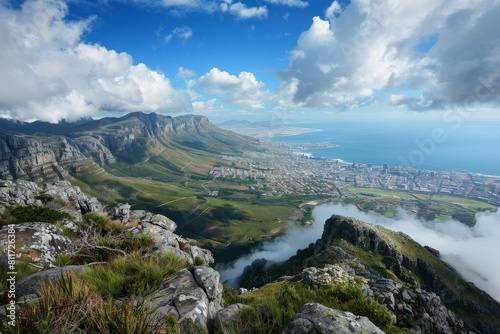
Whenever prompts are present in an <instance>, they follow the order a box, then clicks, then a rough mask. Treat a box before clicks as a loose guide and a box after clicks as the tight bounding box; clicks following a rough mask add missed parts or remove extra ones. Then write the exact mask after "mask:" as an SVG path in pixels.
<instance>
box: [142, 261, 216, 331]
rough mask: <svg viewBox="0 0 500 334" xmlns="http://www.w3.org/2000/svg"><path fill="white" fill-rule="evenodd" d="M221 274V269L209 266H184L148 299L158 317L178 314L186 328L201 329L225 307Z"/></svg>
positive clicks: (146, 298)
mask: <svg viewBox="0 0 500 334" xmlns="http://www.w3.org/2000/svg"><path fill="white" fill-rule="evenodd" d="M219 278H220V276H219V273H218V272H217V271H215V270H213V269H212V268H209V267H202V266H197V267H191V268H187V269H182V270H180V271H178V272H177V273H175V274H174V275H173V276H171V277H169V278H168V279H167V280H165V282H163V284H162V285H161V286H160V288H159V289H158V290H157V291H155V292H153V293H152V294H150V295H148V296H146V297H145V298H144V300H145V301H146V305H147V307H148V308H149V309H150V310H152V311H153V317H155V318H156V319H158V320H162V319H165V317H166V316H168V315H170V316H174V317H175V318H176V320H177V323H178V324H179V325H180V326H181V327H182V328H184V330H186V331H188V332H200V333H201V332H203V330H204V329H205V328H206V327H207V324H208V326H210V324H211V322H212V321H213V320H214V318H215V315H216V314H217V312H218V311H219V310H221V309H222V284H220V282H219Z"/></svg>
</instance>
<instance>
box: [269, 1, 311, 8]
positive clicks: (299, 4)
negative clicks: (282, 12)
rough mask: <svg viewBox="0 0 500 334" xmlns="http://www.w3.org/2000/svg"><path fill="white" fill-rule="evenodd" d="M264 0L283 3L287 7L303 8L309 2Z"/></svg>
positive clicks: (276, 3)
mask: <svg viewBox="0 0 500 334" xmlns="http://www.w3.org/2000/svg"><path fill="white" fill-rule="evenodd" d="M266 1H267V2H269V3H272V4H275V5H285V6H288V7H299V8H305V7H307V6H309V3H308V2H307V1H302V0H266Z"/></svg>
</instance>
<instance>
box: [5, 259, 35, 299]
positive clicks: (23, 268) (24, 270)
mask: <svg viewBox="0 0 500 334" xmlns="http://www.w3.org/2000/svg"><path fill="white" fill-rule="evenodd" d="M15 268H16V270H15V272H16V280H20V279H21V278H23V277H26V276H29V275H31V274H34V273H37V272H39V271H40V270H41V268H38V267H37V266H36V265H34V263H33V262H32V261H28V260H21V261H17V262H16V267H15ZM7 272H8V271H7V270H1V271H0V291H5V290H8V284H9V282H8V281H7V278H10V275H8V274H7ZM6 301H7V300H6ZM4 302H5V301H4V300H1V299H0V305H3V304H4ZM7 302H8V301H7Z"/></svg>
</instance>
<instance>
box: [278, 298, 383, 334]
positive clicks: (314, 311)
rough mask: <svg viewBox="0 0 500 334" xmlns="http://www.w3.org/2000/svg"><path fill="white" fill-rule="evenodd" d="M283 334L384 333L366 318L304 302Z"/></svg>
mask: <svg viewBox="0 0 500 334" xmlns="http://www.w3.org/2000/svg"><path fill="white" fill-rule="evenodd" d="M283 333H284V334H323V333H336V334H352V333H359V334H361V333H363V334H364V333H370V334H384V332H383V331H382V330H380V328H378V327H377V326H375V325H374V324H373V323H372V322H371V321H370V320H368V318H366V317H360V316H356V315H354V314H352V313H349V312H343V311H338V310H334V309H331V308H328V307H325V306H323V305H321V304H318V303H309V304H305V305H304V306H303V307H302V308H301V309H300V311H299V313H297V314H296V315H295V316H294V317H293V319H292V320H291V321H290V322H289V323H288V324H287V325H286V326H285V328H284V330H283Z"/></svg>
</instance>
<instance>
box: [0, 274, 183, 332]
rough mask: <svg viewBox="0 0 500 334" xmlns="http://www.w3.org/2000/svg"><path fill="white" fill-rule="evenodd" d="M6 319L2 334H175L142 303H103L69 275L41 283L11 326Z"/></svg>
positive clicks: (0, 328) (0, 319)
mask: <svg viewBox="0 0 500 334" xmlns="http://www.w3.org/2000/svg"><path fill="white" fill-rule="evenodd" d="M8 320H10V319H8V318H6V316H5V315H2V316H0V331H1V332H2V333H5V334H23V333H31V334H42V333H103V334H115V333H134V334H150V333H152V334H160V333H176V331H175V330H174V328H173V327H175V326H176V324H175V322H174V324H172V322H170V323H167V321H166V320H157V319H155V318H154V317H153V316H152V310H148V309H147V308H146V307H145V304H144V303H142V304H136V303H135V298H134V296H130V297H129V298H127V299H125V300H123V301H120V302H117V301H115V300H113V299H109V300H105V299H103V298H102V297H101V296H100V295H99V294H97V293H96V292H94V291H92V290H91V289H89V287H88V286H87V284H86V283H85V282H84V280H83V279H81V278H80V277H78V276H75V275H71V274H70V275H68V276H62V277H61V278H60V279H59V280H58V281H57V282H45V283H44V284H43V285H42V286H41V288H40V291H39V299H38V300H37V301H35V302H34V303H31V304H28V305H24V307H22V308H21V309H20V310H18V311H17V313H16V321H15V326H10V325H6V323H4V321H8Z"/></svg>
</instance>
